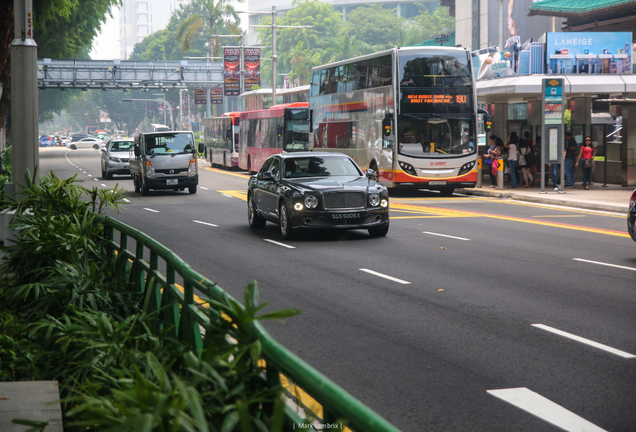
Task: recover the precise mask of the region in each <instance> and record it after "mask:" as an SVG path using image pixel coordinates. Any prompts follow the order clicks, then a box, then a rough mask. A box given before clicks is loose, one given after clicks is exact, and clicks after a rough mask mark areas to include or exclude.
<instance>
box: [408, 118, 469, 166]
mask: <svg viewBox="0 0 636 432" xmlns="http://www.w3.org/2000/svg"><path fill="white" fill-rule="evenodd" d="M476 148H477V145H476V140H475V131H474V128H473V127H472V126H471V122H470V121H469V120H457V119H442V118H436V117H429V118H426V117H418V116H412V115H407V116H399V117H398V153H399V154H401V155H404V156H408V157H415V158H431V157H432V158H444V157H447V156H449V155H468V154H473V153H475V151H476Z"/></svg>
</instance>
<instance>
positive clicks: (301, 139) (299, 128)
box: [285, 109, 309, 151]
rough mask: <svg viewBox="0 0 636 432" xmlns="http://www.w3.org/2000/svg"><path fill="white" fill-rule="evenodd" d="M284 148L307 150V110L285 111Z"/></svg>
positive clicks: (288, 149) (287, 149)
mask: <svg viewBox="0 0 636 432" xmlns="http://www.w3.org/2000/svg"><path fill="white" fill-rule="evenodd" d="M285 118H286V121H285V150H286V151H291V150H309V110H307V109H292V110H289V109H288V110H287V111H286V112H285Z"/></svg>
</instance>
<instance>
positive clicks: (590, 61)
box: [546, 32, 632, 74]
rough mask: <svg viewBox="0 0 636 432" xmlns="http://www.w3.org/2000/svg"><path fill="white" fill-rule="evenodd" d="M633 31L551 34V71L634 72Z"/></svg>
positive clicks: (548, 48) (548, 50)
mask: <svg viewBox="0 0 636 432" xmlns="http://www.w3.org/2000/svg"><path fill="white" fill-rule="evenodd" d="M631 46H632V33H631V32H598V33H595V32H568V33H548V34H547V40H546V64H547V70H546V73H547V74H629V73H632V57H631V56H632V50H631Z"/></svg>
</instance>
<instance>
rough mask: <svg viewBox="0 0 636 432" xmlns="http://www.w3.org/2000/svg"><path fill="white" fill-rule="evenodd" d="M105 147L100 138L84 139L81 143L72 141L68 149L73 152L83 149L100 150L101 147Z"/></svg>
mask: <svg viewBox="0 0 636 432" xmlns="http://www.w3.org/2000/svg"><path fill="white" fill-rule="evenodd" d="M103 145H104V141H102V140H100V139H99V138H82V139H81V140H79V141H72V142H71V143H70V144H69V145H68V148H70V149H71V150H77V149H81V148H94V149H95V150H99V148H100V147H101V146H103Z"/></svg>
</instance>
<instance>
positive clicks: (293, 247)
mask: <svg viewBox="0 0 636 432" xmlns="http://www.w3.org/2000/svg"><path fill="white" fill-rule="evenodd" d="M224 195H225V194H224ZM263 240H265V241H266V242H270V243H273V244H275V245H278V246H282V247H286V248H287V249H296V246H290V245H288V244H285V243H281V242H277V241H274V240H270V239H263Z"/></svg>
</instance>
